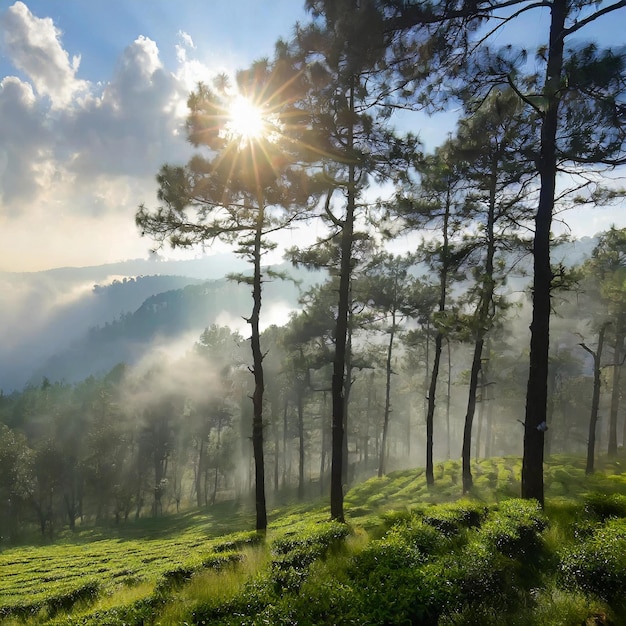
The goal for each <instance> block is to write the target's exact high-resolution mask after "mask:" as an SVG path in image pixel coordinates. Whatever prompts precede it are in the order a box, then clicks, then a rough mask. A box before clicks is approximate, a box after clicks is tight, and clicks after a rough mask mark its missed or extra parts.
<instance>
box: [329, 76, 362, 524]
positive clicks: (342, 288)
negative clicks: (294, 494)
mask: <svg viewBox="0 0 626 626" xmlns="http://www.w3.org/2000/svg"><path fill="white" fill-rule="evenodd" d="M349 107H350V111H351V113H352V114H354V85H352V86H351V87H350V102H349ZM353 131H354V129H353V126H352V124H349V126H348V142H347V143H348V145H347V149H348V151H352V148H353V145H354V134H353ZM355 181H356V177H355V166H354V164H350V166H349V168H348V189H347V203H346V218H345V221H344V223H343V226H342V229H341V269H340V275H339V302H338V307H337V324H336V331H335V358H334V360H333V378H332V395H333V419H332V461H331V470H330V516H331V518H332V519H334V520H337V521H340V522H343V521H344V513H343V483H342V476H343V464H344V463H346V462H347V459H344V458H343V446H344V441H343V438H344V431H343V422H344V409H345V403H344V391H345V389H344V378H345V367H346V345H347V337H348V314H349V308H350V278H351V274H352V240H353V237H354V211H355V200H356V199H355Z"/></svg>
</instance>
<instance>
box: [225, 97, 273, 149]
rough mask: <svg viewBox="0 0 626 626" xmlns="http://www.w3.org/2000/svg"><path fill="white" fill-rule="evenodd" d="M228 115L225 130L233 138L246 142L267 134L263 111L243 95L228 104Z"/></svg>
mask: <svg viewBox="0 0 626 626" xmlns="http://www.w3.org/2000/svg"><path fill="white" fill-rule="evenodd" d="M228 117H229V121H228V125H227V131H228V135H230V136H231V137H232V138H233V139H238V140H239V141H241V142H243V143H248V142H249V141H252V140H255V139H257V140H258V139H261V138H262V137H263V136H265V135H266V134H267V122H266V120H265V118H264V116H263V111H262V110H261V109H260V108H259V107H258V106H256V105H255V104H254V103H253V102H251V101H250V100H248V99H247V98H245V97H243V96H237V97H236V98H235V99H234V100H233V102H232V103H231V104H230V106H229V109H228Z"/></svg>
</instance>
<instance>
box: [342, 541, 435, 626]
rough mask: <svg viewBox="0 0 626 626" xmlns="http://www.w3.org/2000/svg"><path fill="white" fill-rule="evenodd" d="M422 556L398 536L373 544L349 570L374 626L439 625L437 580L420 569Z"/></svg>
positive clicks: (360, 600)
mask: <svg viewBox="0 0 626 626" xmlns="http://www.w3.org/2000/svg"><path fill="white" fill-rule="evenodd" d="M422 562H423V555H422V554H421V553H420V551H419V550H416V549H415V548H413V547H411V546H409V545H407V543H406V542H405V541H404V539H403V538H402V537H400V536H398V535H390V536H388V537H385V538H384V539H381V540H376V541H372V542H370V544H369V545H368V546H367V547H366V548H365V549H364V550H363V551H362V552H361V553H360V554H358V555H357V556H356V557H354V559H353V563H352V565H351V567H350V569H349V575H350V579H351V581H352V583H353V588H354V589H355V591H356V593H358V596H359V605H360V606H361V609H362V611H363V615H366V616H368V623H371V624H404V623H416V624H431V623H432V624H436V623H437V622H436V620H437V617H438V615H439V614H440V607H439V605H440V602H437V601H436V599H435V598H436V595H437V594H436V591H437V589H436V587H437V581H436V578H435V577H432V578H429V577H427V576H426V575H425V573H424V572H423V571H422V570H421V569H420V565H421V564H422Z"/></svg>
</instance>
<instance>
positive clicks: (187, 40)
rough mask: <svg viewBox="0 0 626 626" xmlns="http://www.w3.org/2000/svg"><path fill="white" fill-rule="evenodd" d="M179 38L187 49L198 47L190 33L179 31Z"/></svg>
mask: <svg viewBox="0 0 626 626" xmlns="http://www.w3.org/2000/svg"><path fill="white" fill-rule="evenodd" d="M178 36H179V38H180V40H181V41H182V42H183V44H184V45H185V46H186V47H187V48H192V49H195V48H196V45H195V44H194V42H193V39H192V38H191V35H190V34H189V33H186V32H185V31H184V30H179V31H178Z"/></svg>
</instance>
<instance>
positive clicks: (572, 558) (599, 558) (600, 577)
mask: <svg viewBox="0 0 626 626" xmlns="http://www.w3.org/2000/svg"><path fill="white" fill-rule="evenodd" d="M560 559H561V561H560V571H561V574H562V576H563V579H564V581H565V583H566V585H575V586H577V587H579V588H581V589H583V590H584V591H588V592H591V593H594V594H596V595H598V596H599V597H601V598H604V599H606V600H608V601H613V600H620V601H621V602H622V603H623V602H624V598H623V594H624V590H625V589H626V520H623V519H619V520H615V519H614V520H609V521H608V522H607V523H606V524H605V525H604V526H602V527H600V528H597V529H596V531H595V532H594V533H593V534H592V535H591V536H589V537H588V538H587V539H585V540H583V541H581V542H580V543H579V544H578V545H577V546H574V547H571V548H565V549H563V550H562V551H561V552H560Z"/></svg>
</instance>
